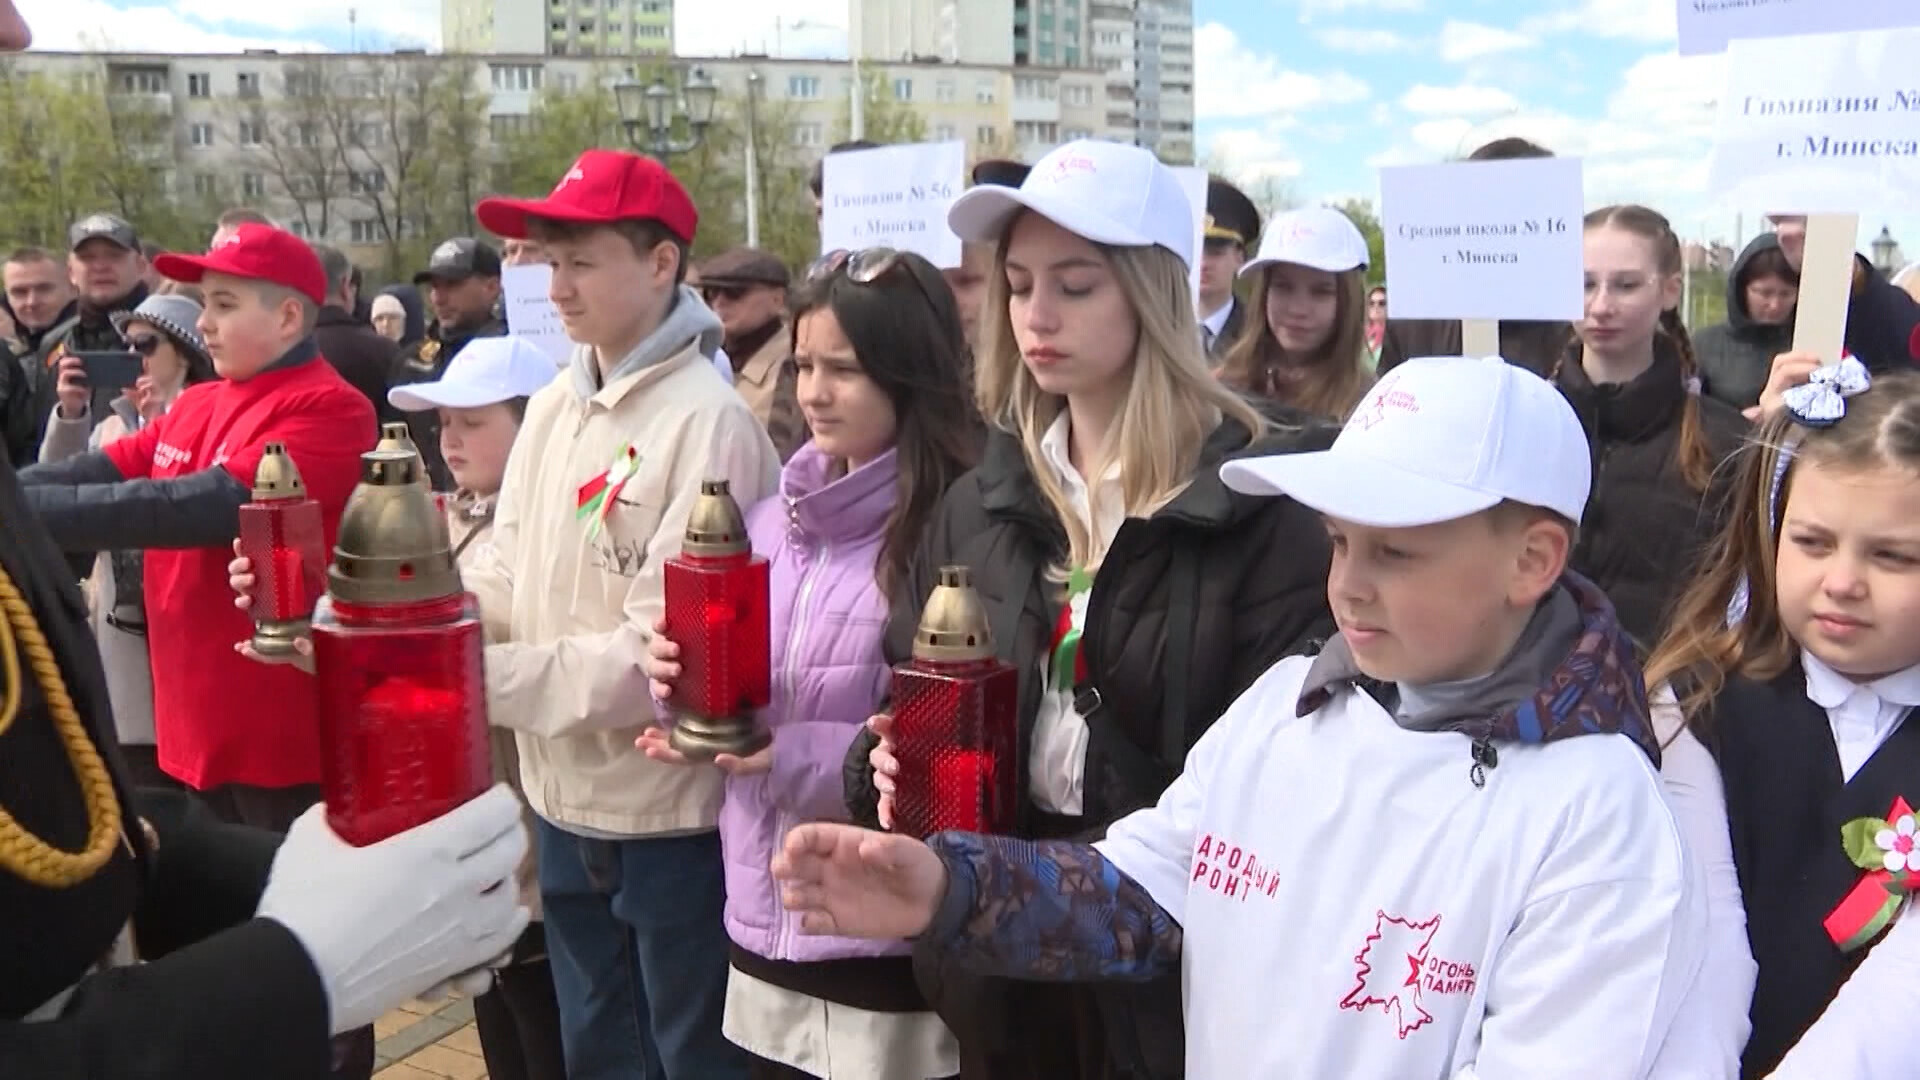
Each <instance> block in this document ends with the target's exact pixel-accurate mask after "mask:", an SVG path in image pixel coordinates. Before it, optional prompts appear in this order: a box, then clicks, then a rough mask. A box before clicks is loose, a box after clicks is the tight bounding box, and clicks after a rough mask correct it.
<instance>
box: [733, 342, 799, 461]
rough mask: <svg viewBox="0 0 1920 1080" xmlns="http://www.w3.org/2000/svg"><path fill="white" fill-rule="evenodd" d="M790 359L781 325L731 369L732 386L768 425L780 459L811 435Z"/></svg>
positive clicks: (785, 458)
mask: <svg viewBox="0 0 1920 1080" xmlns="http://www.w3.org/2000/svg"><path fill="white" fill-rule="evenodd" d="M792 361H793V344H792V339H791V336H790V334H789V332H788V330H787V328H786V327H785V326H782V327H780V328H779V329H778V330H775V331H774V333H773V336H772V337H770V338H768V339H767V342H766V344H764V345H762V346H760V348H759V349H758V350H756V351H755V352H754V354H753V355H752V356H749V357H746V358H744V360H743V361H742V362H741V364H740V369H739V370H738V371H735V372H734V373H733V389H734V390H735V391H736V392H737V393H738V394H739V395H740V398H741V400H743V401H745V402H746V403H747V407H748V408H751V409H752V410H753V415H754V416H756V417H758V418H759V420H760V425H761V426H762V427H764V428H766V429H767V437H768V438H770V439H772V440H773V448H774V449H775V450H776V451H778V452H779V454H780V460H781V461H785V460H787V459H788V458H790V457H792V456H793V454H794V451H796V450H798V449H800V447H801V446H803V445H805V444H806V442H807V440H808V439H810V438H811V437H812V435H811V433H810V432H808V431H807V418H806V417H805V416H804V415H802V414H801V412H800V401H799V383H798V380H797V379H796V377H795V372H794V368H793V363H792Z"/></svg>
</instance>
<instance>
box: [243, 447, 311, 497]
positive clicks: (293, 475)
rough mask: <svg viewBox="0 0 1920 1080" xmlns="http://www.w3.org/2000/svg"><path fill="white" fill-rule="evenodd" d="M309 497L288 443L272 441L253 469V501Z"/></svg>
mask: <svg viewBox="0 0 1920 1080" xmlns="http://www.w3.org/2000/svg"><path fill="white" fill-rule="evenodd" d="M306 497H307V485H306V483H305V482H304V481H302V480H301V479H300V470H299V469H298V468H296V467H295V466H294V464H293V456H292V455H291V454H288V453H287V444H286V443H281V442H270V443H268V444H267V449H266V451H265V452H264V453H263V454H261V456H260V464H258V465H256V466H254V470H253V501H254V502H277V501H280V500H291V499H304V498H306Z"/></svg>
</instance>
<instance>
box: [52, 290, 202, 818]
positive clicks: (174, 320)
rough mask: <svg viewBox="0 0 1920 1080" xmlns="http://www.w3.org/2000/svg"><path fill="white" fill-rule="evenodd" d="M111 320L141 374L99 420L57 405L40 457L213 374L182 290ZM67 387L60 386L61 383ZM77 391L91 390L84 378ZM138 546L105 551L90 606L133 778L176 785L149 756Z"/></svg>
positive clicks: (61, 455)
mask: <svg viewBox="0 0 1920 1080" xmlns="http://www.w3.org/2000/svg"><path fill="white" fill-rule="evenodd" d="M112 320H113V325H114V328H115V329H116V330H118V331H119V332H120V336H121V338H122V339H123V340H125V341H126V343H127V347H128V348H129V349H132V350H133V351H134V352H136V353H139V354H140V367H141V375H140V378H139V379H138V380H137V381H136V382H135V383H134V384H133V385H132V386H130V387H128V388H127V390H126V392H125V393H124V394H122V395H121V396H119V397H117V398H115V399H114V400H113V401H112V403H111V404H110V405H109V406H108V413H107V415H106V416H105V417H103V418H102V419H101V420H100V422H99V423H98V424H95V423H94V422H93V419H92V416H91V415H90V413H89V412H88V411H86V409H85V407H84V401H83V402H82V403H81V408H79V409H77V410H74V411H76V412H77V413H78V415H77V416H73V417H69V416H68V412H69V410H68V408H67V407H66V405H67V403H65V402H63V403H62V406H61V408H58V409H55V410H54V414H53V420H52V421H51V422H50V423H49V424H48V425H47V434H46V438H45V439H44V440H43V441H42V442H41V444H40V460H41V461H43V462H51V461H64V460H66V459H67V458H70V457H75V456H77V455H79V454H83V453H86V452H87V451H89V450H98V449H99V448H101V447H103V446H106V445H107V444H108V443H111V442H114V441H115V440H118V439H120V438H123V437H125V436H127V435H131V434H133V433H134V432H136V431H139V430H140V429H141V428H143V427H145V426H146V425H147V423H148V422H149V421H151V420H153V419H154V418H155V417H157V416H159V415H160V414H162V413H164V412H166V411H167V407H168V406H170V405H172V404H173V399H174V398H177V397H179V396H180V392H181V391H182V390H185V389H186V388H187V387H189V386H191V385H193V384H194V383H199V382H208V381H211V380H212V379H214V378H215V377H216V376H215V375H214V371H213V359H212V357H210V356H208V355H207V346H206V343H205V342H203V341H202V340H201V339H200V332H199V331H198V330H196V329H194V326H195V324H196V323H198V322H199V321H200V305H199V304H197V303H195V302H194V301H193V300H191V299H189V298H187V297H185V296H169V295H156V296H149V297H147V298H146V299H145V300H143V301H141V302H140V306H139V307H137V308H135V309H133V310H132V311H116V312H114V313H113V315H112ZM62 392H63V393H65V391H64V390H63V391H62ZM79 393H80V394H82V395H87V394H90V393H91V392H90V391H89V390H88V389H87V387H86V386H85V385H84V384H81V385H80V386H79ZM140 569H141V560H140V553H139V552H138V551H113V552H102V553H101V554H100V555H99V556H98V558H97V559H96V560H95V563H94V571H93V577H92V578H91V579H90V582H91V584H90V587H89V594H90V595H89V596H88V610H89V613H90V618H91V620H92V623H93V632H94V637H95V638H96V639H97V640H98V641H99V643H100V658H101V660H102V661H103V662H104V664H105V667H106V673H107V697H108V700H109V701H110V702H111V703H112V706H113V719H114V724H115V726H116V727H117V728H118V729H119V733H120V745H121V746H122V747H123V748H124V750H125V752H126V759H127V766H128V769H129V770H130V771H131V773H132V775H133V780H134V783H135V784H138V785H142V786H149V787H154V786H173V783H174V782H173V781H172V780H171V779H169V778H168V776H167V775H166V774H165V773H163V772H161V771H160V766H159V763H158V761H157V760H156V759H155V756H154V753H155V752H154V736H153V674H152V671H151V670H150V668H149V667H148V658H147V616H146V603H145V600H144V599H143V597H142V594H141V585H140V581H141V575H140Z"/></svg>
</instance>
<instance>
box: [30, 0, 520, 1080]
mask: <svg viewBox="0 0 1920 1080" xmlns="http://www.w3.org/2000/svg"><path fill="white" fill-rule="evenodd" d="M28 38H29V34H28V31H27V28H26V24H25V22H24V21H23V20H22V19H21V18H20V15H19V13H18V12H17V11H16V10H15V8H14V6H13V2H12V0H0V52H8V51H17V50H20V49H24V48H25V47H26V46H27V43H28ZM0 618H4V619H5V621H6V625H7V627H8V630H9V633H7V634H5V635H0V650H4V652H5V653H6V654H8V655H9V656H11V657H12V658H14V659H17V660H18V661H19V663H18V664H17V667H16V666H14V665H8V666H9V668H11V669H12V670H14V671H16V672H17V674H16V676H15V678H13V679H10V680H0V681H4V682H5V683H6V685H4V686H3V687H0V694H4V698H5V701H6V702H7V703H8V708H7V709H6V714H7V715H8V716H10V717H11V721H10V723H9V724H8V725H6V727H5V728H4V730H0V741H4V749H3V750H0V806H4V807H5V808H6V810H7V812H8V814H9V815H10V818H11V821H12V822H13V823H14V824H15V825H16V826H17V829H16V830H14V831H12V832H10V833H9V834H8V835H7V836H5V837H3V838H0V912H5V913H6V918H4V919H0V971H4V972H5V973H6V976H5V978H4V979H0V1076H4V1077H10V1078H11V1077H19V1078H21V1080H26V1078H29V1077H31V1078H34V1080H41V1078H46V1080H54V1078H61V1080H65V1078H69V1077H87V1078H89V1080H136V1078H137V1080H253V1078H255V1077H260V1076H271V1077H274V1078H275V1080H321V1078H323V1077H325V1076H326V1075H327V1072H328V1067H329V1064H330V1057H331V1055H330V1053H329V1046H328V1035H329V1034H330V1033H332V1032H338V1031H347V1030H351V1029H353V1028H355V1027H359V1026H362V1025H364V1024H367V1023H370V1022H371V1021H372V1020H373V1019H374V1018H375V1017H377V1016H379V1015H381V1014H382V1013H383V1012H385V1011H386V1010H387V1009H389V1008H391V1007H393V1006H395V1005H398V1004H400V1003H401V1002H402V1001H404V1000H406V999H407V998H408V997H409V996H414V995H418V994H421V993H428V992H432V989H433V988H434V987H435V986H436V985H443V984H446V983H447V982H449V981H451V982H452V984H453V985H456V986H460V987H462V988H463V989H467V990H469V991H470V992H471V991H473V990H477V989H479V988H480V987H482V986H484V985H485V982H486V980H485V979H481V980H480V981H478V982H476V981H475V980H474V979H473V977H472V975H471V974H468V975H465V976H463V975H461V974H460V973H463V972H466V973H472V972H474V971H475V970H476V969H478V968H479V966H480V965H482V964H484V963H486V962H487V960H488V958H489V957H494V956H498V955H500V954H502V953H504V952H505V951H506V950H507V948H508V947H509V946H510V945H511V944H512V943H513V941H514V940H515V939H516V938H517V937H518V936H519V935H520V931H521V929H522V928H523V927H524V926H525V925H526V921H527V914H526V910H525V909H524V908H522V907H520V906H519V903H518V897H517V895H516V891H515V889H514V887H513V884H512V883H513V875H514V872H515V870H516V868H517V867H518V866H519V863H520V860H521V858H522V856H523V855H524V854H525V851H526V836H525V833H524V831H523V830H522V828H521V826H520V820H519V817H520V810H519V804H518V802H517V801H516V800H515V799H514V798H513V796H512V794H511V793H510V792H508V791H507V790H506V789H505V788H496V789H495V790H493V791H492V792H489V793H488V794H487V795H486V796H483V797H482V798H480V799H476V800H474V801H473V802H471V803H468V804H467V805H466V806H464V807H461V808H460V809H459V810H456V811H454V812H453V813H451V814H448V815H447V816H445V817H443V818H441V819H440V820H438V821H435V822H432V823H430V824H427V825H424V826H421V827H420V828H417V829H414V830H411V831H409V832H405V833H402V834H400V835H399V836H396V837H394V838H392V839H391V840H388V841H385V842H383V843H380V844H375V845H372V846H370V847H366V848H352V847H349V846H347V845H346V844H344V843H342V842H341V841H340V840H339V839H338V838H337V837H335V836H334V835H333V832H332V830H331V829H329V828H328V827H327V824H326V818H325V816H324V814H323V813H322V812H321V811H320V810H319V809H318V808H316V809H315V810H313V811H311V812H309V813H308V814H307V815H306V816H305V817H303V818H302V819H301V820H300V821H299V822H297V823H296V824H295V826H294V829H293V831H292V833H291V834H289V835H288V837H287V838H286V840H285V842H284V844H282V843H281V840H280V838H279V837H277V836H274V835H272V834H270V833H261V832H257V831H255V830H251V829H246V828H242V827H236V826H223V825H219V824H217V823H215V822H213V821H212V820H211V819H210V818H209V817H208V816H207V815H206V814H205V813H204V812H203V811H201V810H200V809H199V808H198V806H197V805H196V804H195V803H194V802H193V801H192V798H191V796H188V795H185V794H181V793H163V792H152V791H148V792H134V791H133V790H132V789H131V788H130V787H129V786H128V784H127V781H126V778H125V773H124V771H123V769H122V767H121V763H120V757H119V751H118V748H117V747H116V746H115V744H114V738H113V730H114V728H113V718H112V716H111V714H110V712H109V710H108V706H107V689H106V682H105V677H104V675H103V674H102V672H101V668H100V657H99V653H98V652H97V651H96V650H95V648H94V644H93V639H92V636H91V635H90V634H89V632H88V630H87V624H86V615H85V606H84V605H83V604H82V602H81V600H80V596H79V594H78V591H77V590H76V589H75V588H74V586H73V585H72V583H71V579H70V578H68V576H67V575H66V574H65V573H64V572H63V568H62V559H61V555H60V552H59V551H58V550H57V549H56V548H55V547H54V545H53V543H52V541H51V540H50V539H49V538H48V537H47V535H46V534H45V532H43V531H42V530H41V528H40V526H39V523H38V522H37V521H36V520H35V519H34V517H33V515H32V513H31V512H29V510H28V509H27V507H26V504H25V502H24V501H23V500H22V498H21V492H20V486H19V483H18V481H17V480H16V479H15V477H14V474H13V469H12V467H11V466H10V465H9V464H7V463H6V462H3V461H0ZM68 778H72V782H69V780H68ZM407 912H414V913H417V914H414V915H407V914H405V913H407ZM133 953H137V955H139V956H140V957H141V958H143V959H145V960H148V961H150V962H149V963H146V964H143V965H140V966H137V967H125V966H116V961H123V960H124V959H126V958H127V957H128V956H129V954H133Z"/></svg>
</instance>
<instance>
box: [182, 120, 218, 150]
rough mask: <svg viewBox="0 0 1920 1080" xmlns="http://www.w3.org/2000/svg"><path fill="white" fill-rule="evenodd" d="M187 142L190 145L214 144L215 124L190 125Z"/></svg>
mask: <svg viewBox="0 0 1920 1080" xmlns="http://www.w3.org/2000/svg"><path fill="white" fill-rule="evenodd" d="M187 144H188V145H189V146H212V145H213V125H212V124H194V125H192V126H190V127H188V128H187Z"/></svg>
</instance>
